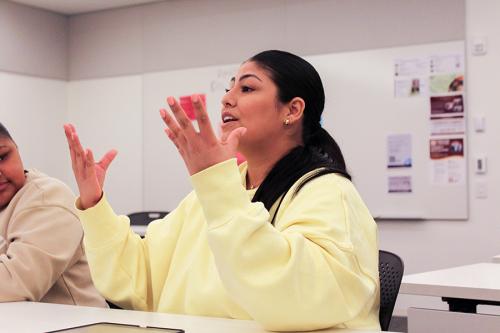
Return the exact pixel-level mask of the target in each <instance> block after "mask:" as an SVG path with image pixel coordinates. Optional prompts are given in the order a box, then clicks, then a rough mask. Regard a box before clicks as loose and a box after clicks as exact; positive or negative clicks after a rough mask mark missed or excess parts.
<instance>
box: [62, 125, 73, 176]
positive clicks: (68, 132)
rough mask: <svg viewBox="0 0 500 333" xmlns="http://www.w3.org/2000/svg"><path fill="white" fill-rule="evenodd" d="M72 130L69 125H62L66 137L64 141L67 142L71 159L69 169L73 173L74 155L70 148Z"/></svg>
mask: <svg viewBox="0 0 500 333" xmlns="http://www.w3.org/2000/svg"><path fill="white" fill-rule="evenodd" d="M72 132H73V131H72V128H71V126H70V125H69V124H65V125H64V134H65V135H66V141H67V142H68V148H69V154H70V157H71V167H72V168H73V172H74V171H75V166H76V164H75V163H76V155H75V151H74V149H73V148H72V146H73V133H72Z"/></svg>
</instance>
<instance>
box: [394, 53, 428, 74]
mask: <svg viewBox="0 0 500 333" xmlns="http://www.w3.org/2000/svg"><path fill="white" fill-rule="evenodd" d="M429 67H430V59H429V58H428V57H413V58H399V59H396V60H395V61H394V76H396V77H401V76H406V77H408V76H426V75H429Z"/></svg>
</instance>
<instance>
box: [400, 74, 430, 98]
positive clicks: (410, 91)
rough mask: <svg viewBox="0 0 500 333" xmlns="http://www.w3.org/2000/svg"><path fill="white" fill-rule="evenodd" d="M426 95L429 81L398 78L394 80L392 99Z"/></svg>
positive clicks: (421, 78)
mask: <svg viewBox="0 0 500 333" xmlns="http://www.w3.org/2000/svg"><path fill="white" fill-rule="evenodd" d="M428 95H429V79H428V78H426V77H409V78H407V77H399V78H395V79H394V97H412V96H428Z"/></svg>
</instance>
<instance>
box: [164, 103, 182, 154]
mask: <svg viewBox="0 0 500 333" xmlns="http://www.w3.org/2000/svg"><path fill="white" fill-rule="evenodd" d="M160 116H161V118H162V119H163V122H165V124H166V125H167V128H166V130H165V132H166V133H167V135H168V138H169V139H170V140H171V141H172V142H173V143H174V144H175V146H176V147H177V149H180V147H181V146H182V147H184V146H185V145H186V144H187V139H186V137H185V136H184V134H183V132H182V129H181V128H180V127H179V125H178V124H177V122H176V121H175V119H174V118H173V117H172V116H171V115H170V114H168V112H167V110H165V109H161V110H160Z"/></svg>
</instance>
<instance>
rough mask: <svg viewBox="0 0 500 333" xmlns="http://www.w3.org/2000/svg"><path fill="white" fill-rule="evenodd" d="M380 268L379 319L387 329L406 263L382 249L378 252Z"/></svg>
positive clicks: (383, 328) (384, 329)
mask: <svg viewBox="0 0 500 333" xmlns="http://www.w3.org/2000/svg"><path fill="white" fill-rule="evenodd" d="M378 269H379V277H380V313H379V321H380V327H381V328H382V331H387V330H388V329H389V324H390V323H391V318H392V311H393V310H394V305H395V304H396V298H397V297H398V293H399V286H400V285H401V280H402V279H403V272H404V263H403V260H401V258H400V257H399V256H397V255H396V254H394V253H391V252H388V251H382V250H380V251H379V252H378Z"/></svg>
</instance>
